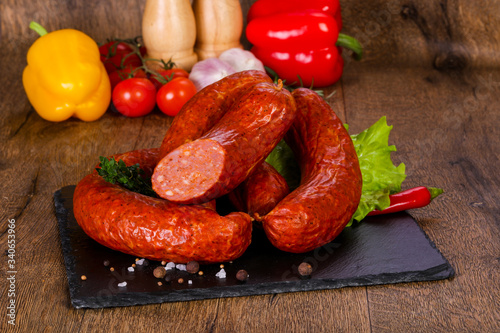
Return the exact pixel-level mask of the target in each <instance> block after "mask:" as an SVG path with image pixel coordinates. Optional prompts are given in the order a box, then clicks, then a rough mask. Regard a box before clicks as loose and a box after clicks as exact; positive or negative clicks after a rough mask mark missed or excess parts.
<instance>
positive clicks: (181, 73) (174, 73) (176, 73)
mask: <svg viewBox="0 0 500 333" xmlns="http://www.w3.org/2000/svg"><path fill="white" fill-rule="evenodd" d="M157 73H158V74H160V75H161V76H162V77H163V78H164V79H165V80H166V81H170V80H173V79H175V78H178V77H185V78H188V77H189V73H188V72H186V71H185V70H184V69H182V68H171V69H160V70H158V71H157ZM150 80H151V82H153V84H154V85H155V87H156V89H157V90H160V88H161V87H162V86H163V84H162V83H161V82H160V81H158V80H157V79H156V77H155V76H154V75H153V76H151V78H150Z"/></svg>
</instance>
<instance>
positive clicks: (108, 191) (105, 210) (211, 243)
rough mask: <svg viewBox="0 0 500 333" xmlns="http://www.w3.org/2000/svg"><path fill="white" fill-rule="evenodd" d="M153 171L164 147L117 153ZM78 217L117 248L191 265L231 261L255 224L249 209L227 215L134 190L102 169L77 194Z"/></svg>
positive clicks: (84, 181) (106, 243) (242, 248)
mask: <svg viewBox="0 0 500 333" xmlns="http://www.w3.org/2000/svg"><path fill="white" fill-rule="evenodd" d="M115 157H116V158H121V159H123V161H124V162H125V163H126V164H127V165H130V164H135V163H137V162H138V163H139V165H140V166H141V168H142V169H144V170H145V171H146V172H152V170H153V168H154V166H155V163H156V161H157V159H158V157H159V149H143V150H137V151H132V152H129V153H125V154H122V155H117V156H115ZM73 208H74V215H75V218H76V221H77V222H78V224H79V225H80V226H81V228H82V229H83V230H84V231H85V233H86V234H87V235H89V236H90V237H91V238H93V239H94V240H96V241H97V242H99V243H100V244H102V245H104V246H106V247H109V248H111V249H113V250H117V251H121V252H124V253H127V254H131V255H134V256H136V257H141V258H147V259H151V260H165V261H174V262H176V263H187V262H189V261H193V260H196V261H198V262H200V263H216V262H224V261H230V260H234V259H236V258H238V257H239V256H241V255H242V254H243V252H244V251H245V250H246V248H247V247H248V245H249V244H250V241H251V233H252V222H251V218H250V216H248V215H247V214H245V213H230V214H228V215H226V216H224V217H222V216H220V215H219V214H217V212H215V211H214V210H213V209H210V208H207V207H203V206H199V205H191V206H185V205H178V204H175V203H171V202H168V201H166V200H163V199H160V198H152V197H148V196H145V195H142V194H139V193H135V192H131V191H129V190H127V189H125V188H123V187H121V186H119V185H115V184H111V183H108V182H107V181H105V180H104V179H103V178H102V177H101V176H99V175H98V174H97V172H93V173H91V174H89V175H87V176H85V177H84V178H83V179H82V180H81V181H80V182H79V183H78V184H77V186H76V189H75V193H74V196H73Z"/></svg>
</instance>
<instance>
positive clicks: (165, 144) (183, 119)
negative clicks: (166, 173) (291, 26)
mask: <svg viewBox="0 0 500 333" xmlns="http://www.w3.org/2000/svg"><path fill="white" fill-rule="evenodd" d="M260 82H272V80H271V78H270V77H269V76H268V75H267V74H266V73H264V72H262V71H258V70H247V71H242V72H238V73H234V74H231V75H229V76H226V77H225V78H223V79H221V80H219V81H217V82H215V83H213V84H211V85H209V86H206V87H205V88H203V89H202V90H200V91H199V92H198V93H197V94H196V95H194V96H193V97H192V98H191V99H190V100H189V101H188V102H187V103H186V104H184V106H183V107H182V109H181V110H180V111H179V113H178V114H177V115H176V116H175V118H174V120H173V121H172V124H171V125H170V127H169V128H168V130H167V133H166V134H165V137H164V138H163V141H162V144H161V147H160V157H161V158H163V157H165V156H166V155H167V154H168V153H170V152H171V151H172V150H174V149H176V148H177V147H179V146H180V145H182V144H184V143H187V142H190V141H193V140H196V139H198V138H199V137H200V136H202V135H203V134H205V133H206V132H207V131H208V130H209V129H210V128H212V126H214V125H215V124H216V123H217V122H218V121H219V120H220V119H221V118H222V116H223V115H224V114H225V113H226V111H227V109H228V108H229V107H230V105H232V104H233V103H234V101H235V100H236V98H238V97H239V95H240V94H241V93H242V92H244V91H245V90H246V89H247V88H249V87H250V86H252V85H254V84H256V83H260Z"/></svg>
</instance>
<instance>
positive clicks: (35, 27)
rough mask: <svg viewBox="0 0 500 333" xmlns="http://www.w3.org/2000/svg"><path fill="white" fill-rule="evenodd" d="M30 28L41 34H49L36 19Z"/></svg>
mask: <svg viewBox="0 0 500 333" xmlns="http://www.w3.org/2000/svg"><path fill="white" fill-rule="evenodd" d="M30 29H31V30H34V31H36V33H37V34H39V35H40V36H44V35H46V34H47V30H46V29H45V28H44V27H42V26H41V25H40V24H39V23H37V22H35V21H31V22H30Z"/></svg>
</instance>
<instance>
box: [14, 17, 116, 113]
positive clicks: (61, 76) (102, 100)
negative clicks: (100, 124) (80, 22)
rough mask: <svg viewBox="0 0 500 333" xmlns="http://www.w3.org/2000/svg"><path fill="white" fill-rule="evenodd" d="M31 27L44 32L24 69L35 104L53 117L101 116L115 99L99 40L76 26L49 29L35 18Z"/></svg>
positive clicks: (38, 108)
mask: <svg viewBox="0 0 500 333" xmlns="http://www.w3.org/2000/svg"><path fill="white" fill-rule="evenodd" d="M30 28H32V29H33V30H35V31H37V32H38V33H39V34H40V35H41V37H40V38H38V39H37V40H36V41H35V42H34V43H33V45H32V46H31V47H30V49H29V50H28V55H27V60H28V65H27V66H26V68H25V69H24V72H23V85H24V90H25V91H26V95H27V96H28V99H29V101H30V103H31V105H32V106H33V108H34V109H35V110H36V111H37V112H38V114H39V115H40V116H41V117H42V118H44V119H46V120H49V121H63V120H66V119H68V118H70V117H76V118H79V119H81V120H83V121H94V120H97V119H99V118H100V117H101V116H102V115H103V114H104V113H105V112H106V110H107V108H108V106H109V103H110V101H111V85H110V82H109V77H108V74H107V73H106V69H105V68H104V65H103V64H102V62H101V60H100V55H99V48H98V46H97V44H96V42H95V41H94V40H93V39H92V38H90V37H89V36H87V35H86V34H84V33H83V32H81V31H78V30H74V29H62V30H57V31H53V32H50V33H47V31H46V30H45V29H44V28H43V27H41V26H40V25H38V24H37V23H35V22H31V24H30Z"/></svg>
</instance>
